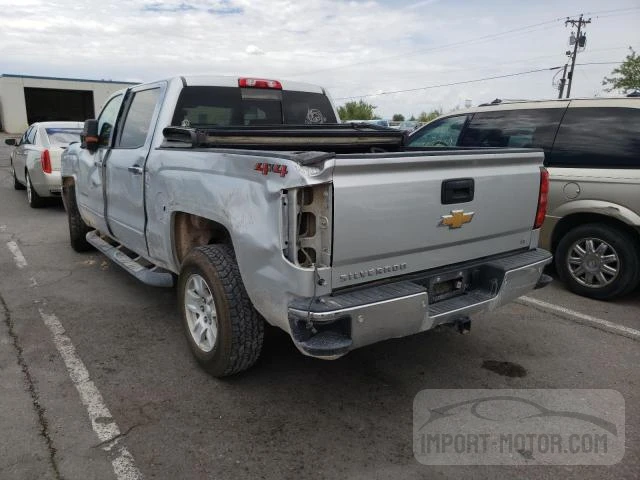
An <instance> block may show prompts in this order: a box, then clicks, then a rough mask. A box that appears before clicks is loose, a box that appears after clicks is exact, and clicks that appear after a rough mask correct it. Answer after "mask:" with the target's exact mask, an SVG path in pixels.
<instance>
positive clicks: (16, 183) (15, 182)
mask: <svg viewBox="0 0 640 480" xmlns="http://www.w3.org/2000/svg"><path fill="white" fill-rule="evenodd" d="M11 172H12V173H13V188H14V190H24V189H25V188H26V187H25V186H24V185H23V184H21V183H20V182H19V181H18V177H16V169H15V168H14V167H13V162H12V163H11Z"/></svg>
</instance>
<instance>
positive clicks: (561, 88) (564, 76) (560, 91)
mask: <svg viewBox="0 0 640 480" xmlns="http://www.w3.org/2000/svg"><path fill="white" fill-rule="evenodd" d="M567 66H568V64H566V63H565V64H564V70H563V71H562V78H561V79H560V85H558V98H562V94H563V93H564V84H565V83H567Z"/></svg>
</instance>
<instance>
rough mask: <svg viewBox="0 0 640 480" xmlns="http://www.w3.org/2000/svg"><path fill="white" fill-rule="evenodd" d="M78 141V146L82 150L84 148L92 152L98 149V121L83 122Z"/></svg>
mask: <svg viewBox="0 0 640 480" xmlns="http://www.w3.org/2000/svg"><path fill="white" fill-rule="evenodd" d="M80 139H81V143H80V146H81V147H82V148H86V149H87V150H89V151H92V152H93V151H95V150H97V149H98V142H99V140H100V137H99V135H98V120H95V119H91V120H85V122H84V129H83V130H82V135H81V136H80Z"/></svg>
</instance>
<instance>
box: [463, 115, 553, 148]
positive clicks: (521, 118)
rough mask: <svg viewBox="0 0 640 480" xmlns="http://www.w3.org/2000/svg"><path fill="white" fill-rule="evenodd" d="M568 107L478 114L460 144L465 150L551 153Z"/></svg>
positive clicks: (470, 123)
mask: <svg viewBox="0 0 640 480" xmlns="http://www.w3.org/2000/svg"><path fill="white" fill-rule="evenodd" d="M564 111H565V108H564V107H562V108H538V109H517V110H498V111H493V112H479V113H476V114H475V115H474V116H473V118H472V119H471V122H469V125H468V126H467V128H466V129H465V132H464V135H463V137H462V140H461V142H460V145H461V146H463V147H514V148H518V147H522V148H543V149H545V150H547V151H549V150H551V146H552V145H553V139H554V137H555V135H556V131H557V130H558V125H559V124H560V120H561V119H562V115H563V113H564Z"/></svg>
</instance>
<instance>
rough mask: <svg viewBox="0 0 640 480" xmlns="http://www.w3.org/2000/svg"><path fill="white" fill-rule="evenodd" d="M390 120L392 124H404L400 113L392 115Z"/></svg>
mask: <svg viewBox="0 0 640 480" xmlns="http://www.w3.org/2000/svg"><path fill="white" fill-rule="evenodd" d="M391 120H393V121H394V122H404V115H403V114H401V113H394V114H393V117H391Z"/></svg>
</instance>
